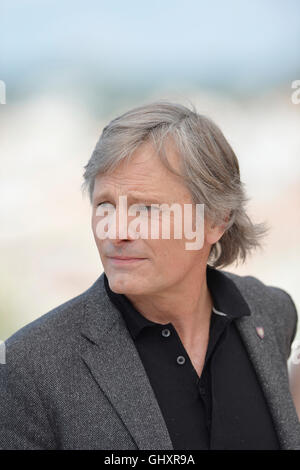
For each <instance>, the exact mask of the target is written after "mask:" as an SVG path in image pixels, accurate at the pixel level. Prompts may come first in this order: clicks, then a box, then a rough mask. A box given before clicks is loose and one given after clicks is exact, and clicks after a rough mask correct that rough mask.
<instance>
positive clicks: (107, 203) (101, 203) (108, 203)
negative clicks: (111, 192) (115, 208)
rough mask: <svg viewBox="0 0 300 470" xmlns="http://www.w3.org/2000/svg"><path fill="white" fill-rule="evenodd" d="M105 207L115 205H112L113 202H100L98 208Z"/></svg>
mask: <svg viewBox="0 0 300 470" xmlns="http://www.w3.org/2000/svg"><path fill="white" fill-rule="evenodd" d="M104 205H111V206H112V205H113V204H111V202H107V201H105V202H99V203H98V204H97V206H96V207H100V206H104Z"/></svg>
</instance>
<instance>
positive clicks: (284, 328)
mask: <svg viewBox="0 0 300 470" xmlns="http://www.w3.org/2000/svg"><path fill="white" fill-rule="evenodd" d="M222 272H223V273H224V274H225V275H226V276H227V277H229V278H230V279H231V280H232V281H233V282H234V283H235V285H236V286H237V288H238V289H239V290H240V292H241V293H242V295H243V296H244V297H245V299H246V301H247V302H248V304H249V306H250V308H252V310H259V311H260V312H261V314H262V315H267V316H268V317H269V318H270V319H271V321H272V324H273V325H274V329H275V331H276V335H277V337H279V338H281V340H280V342H283V341H284V343H285V350H286V353H287V356H289V354H290V346H291V344H292V342H293V340H294V338H295V336H296V332H297V324H298V314H297V309H296V306H295V303H294V301H293V299H292V297H291V295H290V294H289V293H288V292H287V291H286V290H284V289H282V288H280V287H277V286H272V285H267V284H265V283H264V282H263V281H261V280H260V279H258V278H256V277H254V276H240V275H237V274H233V273H230V272H228V271H222Z"/></svg>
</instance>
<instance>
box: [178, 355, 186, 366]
mask: <svg viewBox="0 0 300 470" xmlns="http://www.w3.org/2000/svg"><path fill="white" fill-rule="evenodd" d="M177 363H178V364H180V365H182V364H184V363H185V358H184V357H183V356H178V357H177Z"/></svg>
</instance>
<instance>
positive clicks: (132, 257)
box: [108, 256, 145, 260]
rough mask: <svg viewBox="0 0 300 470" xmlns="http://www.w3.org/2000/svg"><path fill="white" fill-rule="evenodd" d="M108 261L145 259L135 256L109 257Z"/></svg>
mask: <svg viewBox="0 0 300 470" xmlns="http://www.w3.org/2000/svg"><path fill="white" fill-rule="evenodd" d="M108 258H110V259H119V260H130V259H145V258H138V257H135V256H109V257H108Z"/></svg>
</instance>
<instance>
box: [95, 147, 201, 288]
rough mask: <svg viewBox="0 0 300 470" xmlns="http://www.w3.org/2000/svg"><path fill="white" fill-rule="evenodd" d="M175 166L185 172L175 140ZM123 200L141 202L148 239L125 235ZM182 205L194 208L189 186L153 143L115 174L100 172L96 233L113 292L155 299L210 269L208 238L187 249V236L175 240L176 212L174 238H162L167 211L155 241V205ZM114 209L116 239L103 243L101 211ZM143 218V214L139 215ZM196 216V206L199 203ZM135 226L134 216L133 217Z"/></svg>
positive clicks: (172, 160)
mask: <svg viewBox="0 0 300 470" xmlns="http://www.w3.org/2000/svg"><path fill="white" fill-rule="evenodd" d="M166 151H167V156H168V160H169V162H170V164H171V165H172V167H173V168H175V169H176V170H177V171H178V170H179V159H178V154H177V153H176V152H175V151H174V148H173V146H172V144H171V143H170V142H169V143H168V145H167V146H166ZM119 196H127V206H128V208H129V207H130V206H131V205H132V204H138V206H139V208H141V209H142V212H141V214H142V217H143V219H145V217H146V218H147V219H149V237H148V239H143V238H138V239H134V238H133V237H132V236H131V234H130V233H128V232H127V236H125V237H124V235H123V234H122V236H119V235H120V231H119V230H120V229H121V226H120V225H119V223H118V220H119V219H118V216H119ZM163 203H165V204H168V205H169V206H171V205H172V204H173V203H177V204H180V205H181V207H182V214H183V209H184V206H183V205H184V204H193V201H192V197H191V195H190V193H189V191H188V190H187V188H186V187H185V186H184V185H183V182H182V180H181V179H180V178H179V177H178V176H176V175H174V174H173V173H172V172H170V171H169V170H168V169H167V168H166V167H165V166H164V165H163V163H162V162H161V161H160V159H159V157H158V156H157V155H156V153H155V151H154V149H153V147H152V146H151V145H150V144H149V143H144V144H142V145H141V146H140V147H139V148H138V149H137V150H136V151H135V152H134V154H133V155H132V158H131V160H129V161H126V160H124V161H122V162H120V163H119V165H118V166H117V168H116V169H115V170H114V171H113V172H112V173H111V174H99V175H98V176H97V177H96V180H95V186H94V193H93V215H92V229H93V234H94V237H95V241H96V244H97V248H98V251H99V254H100V257H101V261H102V264H103V268H104V271H105V273H106V275H107V278H108V281H109V285H110V288H111V290H113V291H114V292H116V293H122V294H125V295H126V294H132V295H149V294H155V293H160V292H164V291H166V290H172V289H176V286H178V285H179V284H180V282H182V280H183V279H184V278H185V277H186V276H187V275H188V276H193V273H194V274H196V275H197V273H199V272H200V271H199V268H200V265H201V264H202V266H203V263H204V265H206V261H207V257H208V254H209V248H210V246H209V245H207V243H206V242H205V239H204V245H203V248H201V249H198V250H186V248H185V244H186V242H191V241H192V240H188V239H186V238H185V236H184V230H182V232H183V236H182V238H181V239H176V238H174V236H173V233H174V232H173V229H174V214H173V213H172V212H171V213H170V221H171V224H170V225H171V230H170V233H171V238H170V239H163V238H162V231H161V228H162V223H161V220H162V213H158V212H156V211H155V212H154V213H153V215H154V217H155V218H156V219H158V220H159V227H160V228H159V238H158V239H151V237H150V217H151V209H150V208H146V207H145V206H151V204H163ZM99 204H100V205H101V207H102V208H109V209H110V210H113V212H114V211H115V215H116V220H117V223H116V236H115V238H114V239H111V238H106V239H99V237H98V236H97V233H96V227H97V224H98V223H99V221H100V220H101V219H102V220H103V215H102V216H99V215H97V207H98V206H99ZM137 215H139V212H137ZM193 216H194V218H195V204H193ZM126 217H127V224H128V226H129V225H130V222H131V221H132V219H134V218H135V217H136V216H135V217H134V216H131V215H128V214H127V213H126ZM117 256H119V257H132V258H139V259H135V260H131V261H122V260H119V261H118V260H116V259H113V257H117Z"/></svg>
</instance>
